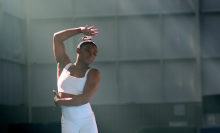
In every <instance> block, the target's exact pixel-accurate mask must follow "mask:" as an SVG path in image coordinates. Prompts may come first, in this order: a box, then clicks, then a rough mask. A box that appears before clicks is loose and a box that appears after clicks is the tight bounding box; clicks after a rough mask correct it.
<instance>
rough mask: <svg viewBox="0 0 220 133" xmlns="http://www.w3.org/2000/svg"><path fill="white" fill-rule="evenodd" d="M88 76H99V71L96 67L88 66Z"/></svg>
mask: <svg viewBox="0 0 220 133" xmlns="http://www.w3.org/2000/svg"><path fill="white" fill-rule="evenodd" d="M87 77H88V78H100V77H101V74H100V72H99V70H98V69H96V68H90V70H89V72H88V76H87Z"/></svg>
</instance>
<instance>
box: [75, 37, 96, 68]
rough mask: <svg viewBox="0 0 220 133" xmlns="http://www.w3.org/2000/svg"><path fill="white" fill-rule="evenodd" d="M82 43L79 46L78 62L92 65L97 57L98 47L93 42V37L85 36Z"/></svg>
mask: <svg viewBox="0 0 220 133" xmlns="http://www.w3.org/2000/svg"><path fill="white" fill-rule="evenodd" d="M81 39H82V42H81V43H80V44H79V45H78V46H77V53H78V57H77V58H78V60H80V61H82V62H84V63H86V64H91V63H92V62H93V61H94V60H95V58H96V55H97V52H98V50H97V46H96V45H95V42H93V41H92V37H88V36H84V37H82V38H81Z"/></svg>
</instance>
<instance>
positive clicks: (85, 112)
mask: <svg viewBox="0 0 220 133" xmlns="http://www.w3.org/2000/svg"><path fill="white" fill-rule="evenodd" d="M61 107H62V117H64V118H67V119H70V120H75V119H82V118H85V117H88V116H90V115H93V114H94V113H93V111H92V108H91V105H90V103H87V104H84V105H81V106H61Z"/></svg>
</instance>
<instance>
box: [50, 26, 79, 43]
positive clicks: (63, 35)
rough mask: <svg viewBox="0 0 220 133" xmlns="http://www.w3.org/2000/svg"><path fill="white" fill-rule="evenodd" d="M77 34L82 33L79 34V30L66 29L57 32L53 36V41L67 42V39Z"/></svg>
mask: <svg viewBox="0 0 220 133" xmlns="http://www.w3.org/2000/svg"><path fill="white" fill-rule="evenodd" d="M79 33H82V32H81V28H80V27H79V28H72V29H66V30H62V31H59V32H56V33H55V34H54V39H55V40H56V41H61V42H63V41H65V40H67V39H68V38H70V37H72V36H74V35H77V34H79Z"/></svg>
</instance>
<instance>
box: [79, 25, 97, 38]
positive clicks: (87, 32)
mask: <svg viewBox="0 0 220 133" xmlns="http://www.w3.org/2000/svg"><path fill="white" fill-rule="evenodd" d="M94 27H95V26H91V27H88V25H86V26H85V27H80V29H81V32H82V33H83V34H84V35H86V36H97V34H98V33H99V32H97V30H98V29H93V28H94Z"/></svg>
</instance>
